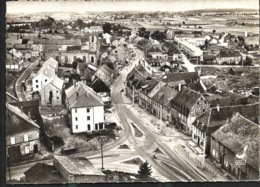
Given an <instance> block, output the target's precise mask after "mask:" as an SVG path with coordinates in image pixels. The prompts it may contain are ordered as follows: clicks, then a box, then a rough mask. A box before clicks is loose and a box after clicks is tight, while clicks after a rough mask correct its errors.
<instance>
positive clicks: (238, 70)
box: [228, 68, 245, 76]
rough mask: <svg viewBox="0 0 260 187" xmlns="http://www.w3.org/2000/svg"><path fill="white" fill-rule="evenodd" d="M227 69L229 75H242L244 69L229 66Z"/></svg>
mask: <svg viewBox="0 0 260 187" xmlns="http://www.w3.org/2000/svg"><path fill="white" fill-rule="evenodd" d="M228 71H229V73H230V74H231V75H238V76H243V75H244V71H245V69H244V68H230V69H229V70H228Z"/></svg>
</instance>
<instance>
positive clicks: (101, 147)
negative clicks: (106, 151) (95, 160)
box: [99, 136, 104, 170]
mask: <svg viewBox="0 0 260 187" xmlns="http://www.w3.org/2000/svg"><path fill="white" fill-rule="evenodd" d="M99 139H100V152H101V170H104V161H103V142H102V138H101V136H100V137H99Z"/></svg>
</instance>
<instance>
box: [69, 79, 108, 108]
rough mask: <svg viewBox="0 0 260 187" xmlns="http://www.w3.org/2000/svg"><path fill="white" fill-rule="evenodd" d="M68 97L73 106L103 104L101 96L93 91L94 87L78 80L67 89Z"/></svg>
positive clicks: (70, 104)
mask: <svg viewBox="0 0 260 187" xmlns="http://www.w3.org/2000/svg"><path fill="white" fill-rule="evenodd" d="M65 93H66V97H67V99H68V102H69V106H70V107H71V108H81V107H94V106H103V105H104V103H103V101H102V100H101V98H100V97H99V96H98V95H97V94H96V93H95V92H94V91H93V89H92V88H90V87H88V86H86V85H84V84H83V83H82V82H77V83H76V85H72V86H71V87H69V88H68V89H66V90H65Z"/></svg>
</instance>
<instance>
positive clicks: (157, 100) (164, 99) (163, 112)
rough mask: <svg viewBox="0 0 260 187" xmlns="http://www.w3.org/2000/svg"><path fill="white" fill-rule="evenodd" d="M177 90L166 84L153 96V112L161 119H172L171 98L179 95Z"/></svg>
mask: <svg viewBox="0 0 260 187" xmlns="http://www.w3.org/2000/svg"><path fill="white" fill-rule="evenodd" d="M177 93H178V92H177V91H176V90H174V89H172V88H170V87H169V86H167V85H165V86H162V87H161V88H160V89H159V91H158V92H157V93H156V94H155V95H154V96H153V97H152V113H153V114H154V115H155V116H156V117H158V118H160V119H161V120H165V121H168V122H169V121H170V120H171V119H172V117H171V105H170V102H171V100H172V99H173V98H174V97H175V96H176V95H177Z"/></svg>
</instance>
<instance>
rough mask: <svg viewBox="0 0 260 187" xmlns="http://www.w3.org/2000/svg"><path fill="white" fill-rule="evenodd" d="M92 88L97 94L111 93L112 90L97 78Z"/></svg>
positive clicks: (91, 85)
mask: <svg viewBox="0 0 260 187" xmlns="http://www.w3.org/2000/svg"><path fill="white" fill-rule="evenodd" d="M90 87H91V88H92V89H93V90H94V91H95V92H96V93H101V92H110V88H109V87H108V86H107V85H106V84H105V83H104V82H103V81H102V80H101V79H99V78H96V79H95V80H94V81H93V82H92V83H91V84H90Z"/></svg>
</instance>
